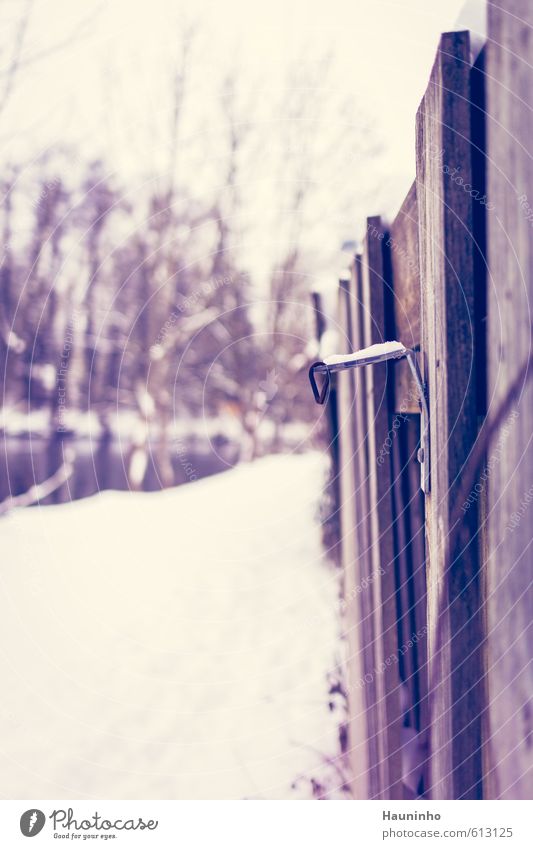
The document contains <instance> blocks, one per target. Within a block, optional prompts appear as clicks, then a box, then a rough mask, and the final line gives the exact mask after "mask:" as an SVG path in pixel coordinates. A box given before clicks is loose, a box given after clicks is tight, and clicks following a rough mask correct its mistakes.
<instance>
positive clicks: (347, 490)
mask: <svg viewBox="0 0 533 849" xmlns="http://www.w3.org/2000/svg"><path fill="white" fill-rule="evenodd" d="M352 315H353V308H352V303H351V298H350V291H349V286H348V284H347V283H345V282H341V284H340V288H339V324H340V326H341V328H343V329H344V339H343V343H342V344H343V345H345V347H346V350H348V349H350V348H351V347H352V346H353V344H354V339H353V327H352ZM336 379H337V405H338V406H337V408H338V433H339V437H338V439H339V489H340V529H341V562H342V566H343V605H342V608H343V614H344V617H343V618H344V631H345V637H346V639H347V643H348V656H347V658H346V664H347V685H348V687H347V690H348V704H349V719H348V738H349V740H348V743H349V759H350V766H351V791H352V794H353V796H354V798H355V799H369V798H371V797H372V795H373V794H374V792H375V789H376V787H377V786H378V785H377V779H376V769H377V762H378V758H377V756H376V754H373V745H372V740H373V737H374V734H373V731H372V721H371V720H372V713H371V711H372V709H373V705H372V703H370V704H369V703H368V699H369V695H370V693H369V691H367V689H366V687H365V685H364V676H365V672H366V668H367V665H368V664H369V663H372V662H373V661H372V651H373V635H372V640H371V641H370V642H369V641H368V634H367V633H365V630H366V629H365V624H366V623H365V620H364V617H363V616H362V605H361V598H360V588H361V578H360V569H361V563H362V559H361V558H362V556H364V549H362V545H363V546H364V536H363V534H362V529H363V528H364V522H365V515H366V514H360V513H359V509H358V506H359V504H360V493H361V491H362V490H361V479H360V477H359V473H358V472H357V469H358V465H359V463H358V460H359V453H360V452H358V449H357V448H356V444H355V443H356V439H357V434H360V432H361V431H360V430H359V429H358V428H357V425H356V411H357V407H354V373H353V372H351V371H345V372H341V373H339V374H338V375H337V378H336Z"/></svg>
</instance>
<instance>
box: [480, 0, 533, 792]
mask: <svg viewBox="0 0 533 849" xmlns="http://www.w3.org/2000/svg"><path fill="white" fill-rule="evenodd" d="M488 26H489V42H488V45H487V86H488V93H487V94H488V96H487V103H488V105H489V111H488V114H487V136H488V151H489V154H490V155H489V157H488V161H487V184H488V185H487V188H488V198H489V202H490V203H491V206H492V209H491V210H490V211H489V212H488V214H487V225H488V227H487V233H488V255H489V276H488V359H489V365H488V378H489V385H488V398H489V400H490V404H489V415H491V414H494V412H495V410H496V409H497V408H498V406H499V405H500V404H503V403H504V399H505V397H506V396H507V394H508V392H509V389H510V386H511V384H512V383H513V382H514V381H515V380H516V378H517V377H518V374H519V372H520V370H521V369H522V368H523V366H524V364H525V363H526V362H527V361H528V359H529V358H530V357H531V342H532V339H531V332H532V316H531V305H532V303H533V229H532V223H531V211H532V208H533V170H532V157H533V68H532V64H531V51H532V44H533V42H532V33H533V6H532V4H531V2H530V0H501V2H499V3H497V4H490V5H489V20H488ZM530 369H531V366H530ZM510 412H512V418H509V419H508V420H507V422H506V423H505V426H502V428H500V431H499V432H498V434H497V435H496V437H495V439H494V442H493V444H492V445H491V446H490V447H489V449H488V456H489V459H490V460H491V462H490V476H489V479H488V511H487V514H488V524H489V528H488V548H489V556H488V562H487V589H488V635H487V643H488V664H489V714H490V734H491V736H490V746H489V757H490V763H489V767H490V770H491V771H490V773H489V782H490V785H489V792H490V795H491V797H499V798H507V799H531V776H532V775H533V695H532V694H533V664H532V663H531V647H532V645H533V624H532V616H531V613H532V611H533V584H532V583H531V564H532V561H533V553H532V547H531V542H532V527H533V524H532V516H533V512H532V511H533V507H532V505H531V496H532V492H533V490H532V488H531V487H532V483H533V452H532V437H531V415H532V413H533V385H532V381H531V380H529V384H528V385H527V386H526V385H524V387H523V391H522V393H521V397H520V399H519V401H517V402H516V404H513V405H512V411H511V410H510Z"/></svg>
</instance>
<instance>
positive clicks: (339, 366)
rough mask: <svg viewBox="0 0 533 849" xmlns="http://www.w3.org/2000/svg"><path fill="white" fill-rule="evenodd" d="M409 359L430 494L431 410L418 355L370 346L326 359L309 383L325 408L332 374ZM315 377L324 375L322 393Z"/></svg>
mask: <svg viewBox="0 0 533 849" xmlns="http://www.w3.org/2000/svg"><path fill="white" fill-rule="evenodd" d="M404 357H405V358H406V359H407V362H408V363H409V368H410V369H411V373H412V375H413V378H414V380H415V383H416V385H417V389H418V394H419V396H420V397H419V401H420V408H421V416H420V449H419V451H418V461H419V463H420V474H421V487H422V490H423V491H424V492H426V493H427V492H429V488H430V477H429V406H428V401H427V394H426V387H425V385H424V382H423V380H422V375H421V374H420V369H419V367H418V362H417V359H416V353H415V351H414V350H413V349H412V348H406V347H405V345H402V343H401V342H383V343H381V344H378V345H371V346H370V347H369V348H363V349H362V350H360V351H355V353H352V354H342V355H335V356H332V357H326V359H325V360H324V361H320V362H316V363H313V365H312V366H311V368H310V369H309V381H310V383H311V389H312V390H313V395H314V398H315V401H316V403H317V404H325V403H326V401H327V400H328V398H329V391H330V383H331V379H330V374H331V373H332V372H337V371H343V370H344V369H349V368H359V367H360V366H367V365H375V364H376V363H382V362H385V361H386V360H400V359H403V358H404ZM316 374H323V375H325V378H324V386H323V387H322V389H319V387H318V385H317V381H316V377H315V375H316Z"/></svg>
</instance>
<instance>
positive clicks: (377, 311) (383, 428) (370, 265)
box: [362, 217, 403, 799]
mask: <svg viewBox="0 0 533 849" xmlns="http://www.w3.org/2000/svg"><path fill="white" fill-rule="evenodd" d="M384 238H385V230H384V228H383V225H382V223H381V219H380V218H379V217H374V218H369V219H368V220H367V233H366V237H365V247H364V253H363V263H362V272H363V273H362V293H363V308H364V343H365V346H369V345H374V344H376V343H379V342H383V341H385V340H386V338H387V328H386V323H387V303H386V301H387V297H388V296H389V298H390V291H389V289H388V284H387V282H386V280H385V274H384V271H385V269H384V252H383V240H384ZM365 382H366V396H365V397H366V425H367V432H368V494H369V517H370V529H371V539H370V551H371V558H372V575H373V582H372V583H373V588H374V591H375V596H374V608H375V609H374V616H375V623H376V624H375V632H376V635H377V639H376V652H375V654H376V661H377V665H376V673H375V676H376V686H377V703H376V711H377V715H378V724H379V734H380V755H381V797H382V798H389V799H401V798H403V786H402V783H401V751H400V739H401V709H400V689H399V684H400V679H399V670H398V663H397V660H396V658H397V650H398V635H397V607H396V576H395V551H394V530H393V512H392V469H391V459H390V457H388V458H387V459H386V462H384V463H383V464H382V465H378V462H377V458H378V456H379V454H380V451H381V449H382V447H383V446H384V444H385V442H386V440H387V437H388V435H389V431H390V426H391V420H390V415H389V410H390V406H391V402H390V388H389V387H388V385H387V365H386V364H383V363H381V364H379V365H376V366H370V367H368V368H365Z"/></svg>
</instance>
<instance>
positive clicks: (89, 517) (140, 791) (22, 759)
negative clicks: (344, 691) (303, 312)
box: [0, 454, 339, 799]
mask: <svg viewBox="0 0 533 849" xmlns="http://www.w3.org/2000/svg"><path fill="white" fill-rule="evenodd" d="M324 471H325V469H324V461H323V459H322V458H320V457H319V456H318V455H316V454H307V455H303V456H277V457H271V458H265V459H263V460H260V461H258V462H255V463H253V464H249V465H245V466H240V467H239V468H236V469H233V470H231V471H228V472H225V473H223V474H221V475H218V476H216V477H214V478H210V479H207V480H203V481H199V482H194V483H190V484H185V485H183V486H181V487H179V488H177V489H174V490H168V491H166V492H162V493H154V494H139V493H135V494H133V493H128V492H125V493H115V492H113V493H103V494H101V495H97V496H94V497H92V498H89V499H86V500H84V501H78V502H75V503H72V504H66V505H61V506H57V507H44V508H32V509H28V510H25V511H18V512H17V513H14V514H11V515H10V516H8V517H6V518H4V519H3V520H2V521H1V523H0V539H1V541H2V550H3V559H2V566H1V583H0V586H1V593H2V602H1V610H2V615H1V617H0V680H1V682H2V696H1V699H2V702H1V708H0V795H1V796H3V797H8V798H30V797H33V798H86V797H89V798H118V799H120V798H123V799H125V798H181V799H187V798H203V799H207V798H223V799H227V798H236V799H240V798H264V799H269V798H283V799H292V798H302V797H303V798H306V797H309V796H310V795H311V792H310V784H309V782H308V781H301V782H299V783H298V785H297V787H296V789H291V785H292V783H293V782H294V780H295V779H296V778H298V776H300V775H302V774H303V775H305V776H307V777H308V778H313V777H314V778H318V779H320V777H321V776H323V775H324V770H326V771H327V770H328V769H329V768H328V767H327V766H326V767H325V766H324V757H323V756H325V757H326V759H327V757H331V756H335V755H336V754H337V751H338V742H337V723H338V721H339V716H338V715H337V713H336V712H334V713H331V712H330V711H329V710H328V706H327V700H328V697H327V689H328V685H327V680H326V675H327V673H328V671H331V670H332V669H333V668H334V664H335V659H336V656H337V655H338V651H339V642H338V631H339V624H338V621H337V618H336V613H335V611H336V608H337V603H336V595H337V579H336V576H335V573H334V571H333V570H332V569H331V568H330V567H329V566H328V564H327V563H326V562H325V560H324V556H323V554H322V552H321V545H320V531H319V527H318V525H317V523H316V520H315V514H316V507H317V499H318V493H319V491H320V488H321V485H322V482H323V476H324Z"/></svg>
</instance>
